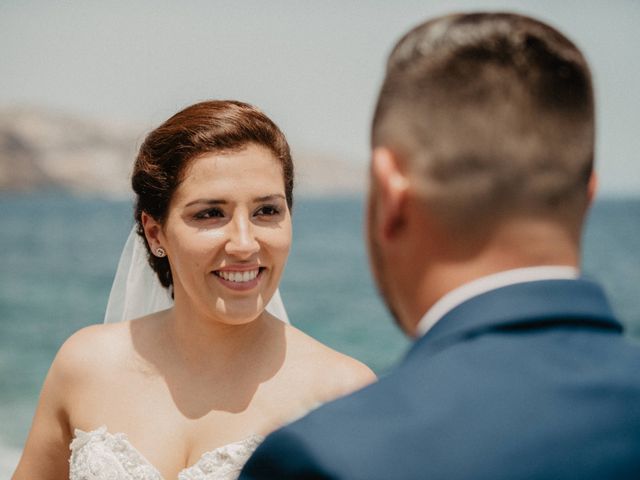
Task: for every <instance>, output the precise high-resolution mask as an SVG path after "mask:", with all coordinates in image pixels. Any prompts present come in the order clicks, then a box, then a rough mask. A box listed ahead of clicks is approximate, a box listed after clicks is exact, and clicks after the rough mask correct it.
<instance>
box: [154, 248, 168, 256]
mask: <svg viewBox="0 0 640 480" xmlns="http://www.w3.org/2000/svg"><path fill="white" fill-rule="evenodd" d="M166 256H167V252H165V251H164V248H162V247H158V248H156V257H160V258H162V257H166Z"/></svg>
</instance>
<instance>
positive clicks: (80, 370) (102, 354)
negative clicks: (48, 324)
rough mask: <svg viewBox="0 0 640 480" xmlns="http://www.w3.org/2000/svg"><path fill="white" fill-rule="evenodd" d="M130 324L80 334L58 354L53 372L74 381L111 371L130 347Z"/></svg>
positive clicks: (87, 329) (96, 327)
mask: <svg viewBox="0 0 640 480" xmlns="http://www.w3.org/2000/svg"><path fill="white" fill-rule="evenodd" d="M127 323H128V322H122V323H115V324H99V325H90V326H88V327H84V328H82V329H80V330H78V331H77V332H75V333H74V334H73V335H71V336H70V337H69V338H68V339H67V340H66V341H65V342H64V343H63V344H62V346H61V347H60V349H59V350H58V353H57V355H56V357H55V359H54V361H53V364H52V370H54V371H56V372H57V373H58V374H62V375H64V376H65V378H66V379H67V380H69V381H71V380H73V379H74V377H76V376H79V377H83V376H84V375H85V373H86V372H93V373H98V372H99V371H100V370H102V369H104V368H108V366H109V365H110V364H112V362H114V361H115V360H116V358H117V357H118V356H119V353H121V352H122V351H123V350H125V349H126V347H127V344H128V343H130V342H129V340H128V338H129V326H128V324H127Z"/></svg>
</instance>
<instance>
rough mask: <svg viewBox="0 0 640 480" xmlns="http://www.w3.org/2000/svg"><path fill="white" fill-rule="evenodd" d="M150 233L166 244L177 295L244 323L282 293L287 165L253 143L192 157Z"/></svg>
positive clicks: (286, 241)
mask: <svg viewBox="0 0 640 480" xmlns="http://www.w3.org/2000/svg"><path fill="white" fill-rule="evenodd" d="M145 230H146V231H147V238H149V239H150V241H151V242H158V244H159V245H161V246H162V248H164V249H165V251H166V255H167V258H168V259H169V264H170V266H171V273H172V277H173V284H174V295H175V298H176V300H177V301H186V303H188V304H191V305H193V306H194V307H196V310H197V311H199V312H207V315H208V316H215V317H216V320H217V321H221V322H223V323H230V324H242V323H246V322H249V321H252V320H254V319H256V318H257V317H258V316H259V314H260V313H261V312H262V311H263V310H264V308H265V306H266V304H267V301H268V299H270V298H271V297H272V295H273V293H274V292H275V290H276V288H277V286H278V283H279V281H280V277H281V275H282V271H283V269H284V266H285V263H286V259H287V255H288V253H289V247H290V244H291V216H290V212H289V208H288V206H287V202H286V196H285V185H284V181H283V174H282V167H281V165H280V163H279V162H278V160H277V159H276V158H275V157H274V155H273V154H272V153H271V151H270V150H268V149H267V148H265V147H262V146H258V145H255V144H249V145H248V146H246V147H244V148H243V149H241V150H234V151H231V152H213V153H208V154H204V155H201V156H199V157H197V158H195V159H193V160H192V161H191V163H190V165H189V166H188V167H187V169H186V171H185V174H184V175H183V180H182V182H181V183H180V185H179V187H178V188H177V189H176V192H175V194H174V197H173V199H172V200H171V203H170V206H169V211H168V214H167V218H166V221H165V222H164V224H163V225H160V224H159V223H157V222H155V221H154V220H153V219H152V218H150V217H149V218H148V219H147V220H146V223H145Z"/></svg>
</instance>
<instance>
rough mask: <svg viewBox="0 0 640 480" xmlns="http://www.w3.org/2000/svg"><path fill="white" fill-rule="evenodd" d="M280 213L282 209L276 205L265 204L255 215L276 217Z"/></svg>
mask: <svg viewBox="0 0 640 480" xmlns="http://www.w3.org/2000/svg"><path fill="white" fill-rule="evenodd" d="M279 214H280V209H279V208H278V207H277V206H275V205H263V206H262V207H260V208H259V209H258V210H256V213H255V215H256V216H258V217H274V216H276V215H279Z"/></svg>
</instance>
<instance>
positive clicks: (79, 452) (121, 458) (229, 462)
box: [69, 230, 289, 480]
mask: <svg viewBox="0 0 640 480" xmlns="http://www.w3.org/2000/svg"><path fill="white" fill-rule="evenodd" d="M172 304H173V300H172V299H171V297H170V295H168V293H167V290H166V289H164V288H163V287H162V286H161V285H160V283H159V282H158V280H157V277H156V275H155V273H153V271H152V270H151V268H150V267H149V264H148V262H147V253H146V249H145V246H144V244H143V243H142V240H141V239H140V238H139V237H138V235H137V234H136V233H135V230H132V231H131V234H130V235H129V238H128V240H127V242H126V244H125V248H124V250H123V252H122V256H121V258H120V262H119V264H118V269H117V271H116V276H115V280H114V282H113V286H112V288H111V295H110V296H109V302H108V305H107V310H106V314H105V323H110V322H120V321H124V320H129V319H132V318H136V317H139V316H143V315H146V314H148V313H152V312H155V311H158V310H163V309H165V308H168V307H170V306H171V305H172ZM267 311H268V312H269V313H271V314H272V315H274V316H276V317H277V318H279V319H280V320H282V321H283V322H286V323H289V319H288V317H287V312H286V310H285V308H284V304H283V303H282V299H281V297H280V293H279V291H277V290H276V293H275V294H274V296H273V298H272V299H271V301H270V302H269V304H268V305H267ZM262 440H264V438H263V437H261V436H259V435H252V436H250V437H248V438H245V439H242V440H239V441H237V442H234V443H230V444H227V445H223V446H221V447H218V448H216V449H214V450H211V451H209V452H206V453H205V454H203V455H202V457H200V459H199V460H198V461H197V462H196V463H195V464H194V465H191V466H190V467H187V468H185V469H183V470H182V471H181V472H180V474H179V475H178V479H177V480H236V479H237V478H238V476H239V475H240V470H242V467H243V466H244V464H245V463H246V462H247V460H248V459H249V457H250V456H251V454H252V453H253V451H254V450H255V449H256V448H257V447H258V445H260V443H261V442H262ZM69 448H70V449H71V457H70V458H69V464H70V465H69V466H70V471H69V479H70V480H165V479H163V478H162V475H160V472H158V470H157V469H156V468H155V467H154V466H153V465H152V464H151V463H150V462H149V461H148V460H147V459H146V458H144V456H143V455H142V454H141V453H140V452H139V451H138V450H136V448H135V447H134V446H133V445H132V444H131V443H130V442H129V440H128V439H127V436H126V434H124V433H111V432H109V431H107V428H106V427H105V426H103V427H100V428H98V429H96V430H92V431H90V432H84V431H82V430H79V429H76V430H75V432H74V438H73V441H72V442H71V445H70V446H69ZM166 480H170V479H166ZM171 480H174V479H171Z"/></svg>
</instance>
